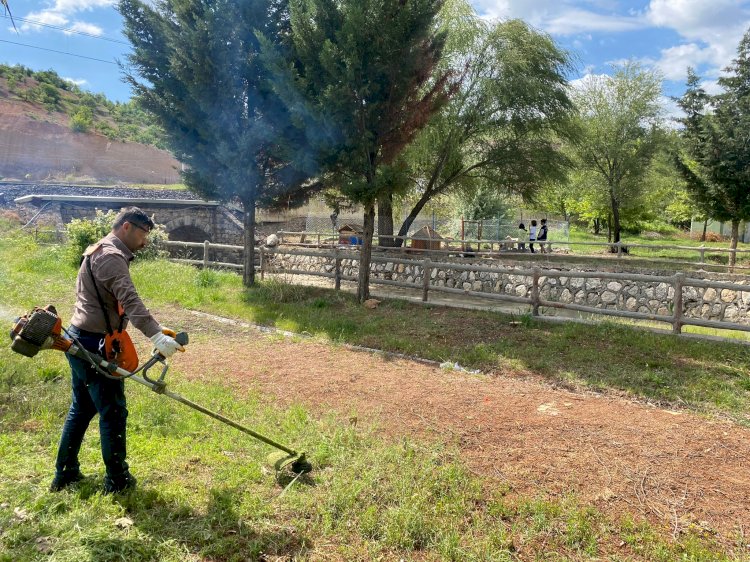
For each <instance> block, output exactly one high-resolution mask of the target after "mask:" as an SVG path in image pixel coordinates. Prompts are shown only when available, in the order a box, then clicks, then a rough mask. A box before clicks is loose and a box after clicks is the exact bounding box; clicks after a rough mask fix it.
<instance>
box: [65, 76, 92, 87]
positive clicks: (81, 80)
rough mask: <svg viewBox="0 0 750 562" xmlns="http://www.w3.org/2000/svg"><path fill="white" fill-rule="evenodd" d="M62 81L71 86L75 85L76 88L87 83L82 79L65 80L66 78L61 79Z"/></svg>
mask: <svg viewBox="0 0 750 562" xmlns="http://www.w3.org/2000/svg"><path fill="white" fill-rule="evenodd" d="M63 80H65V81H66V82H70V83H71V84H75V85H76V86H83V85H85V84H88V83H89V82H88V80H86V79H84V78H66V77H63Z"/></svg>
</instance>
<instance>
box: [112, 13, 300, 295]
mask: <svg viewBox="0 0 750 562" xmlns="http://www.w3.org/2000/svg"><path fill="white" fill-rule="evenodd" d="M119 9H120V12H121V13H122V15H123V19H124V23H125V35H126V36H127V38H128V39H129V40H130V42H131V43H132V45H133V53H132V54H131V55H129V57H128V60H129V63H130V67H129V68H128V69H127V73H126V78H127V80H128V82H130V84H131V85H132V86H133V88H134V90H135V92H136V94H137V95H139V96H140V99H141V104H142V105H143V106H144V107H145V108H146V109H147V110H148V111H150V112H151V113H152V114H153V115H154V117H155V119H156V120H157V121H158V122H159V124H160V125H161V126H162V128H163V129H164V131H165V133H166V137H167V139H168V144H169V147H170V148H171V150H172V152H173V153H174V155H175V157H177V158H178V159H179V160H180V161H181V162H183V163H184V164H186V169H185V171H184V172H183V177H184V181H185V183H186V185H187V186H188V187H189V188H190V189H192V190H194V191H195V192H197V193H198V194H200V195H201V196H203V197H208V198H220V199H223V200H229V199H232V198H237V199H239V201H240V202H241V203H242V205H243V208H244V215H245V220H244V225H245V260H244V263H245V268H244V282H245V284H248V285H249V284H252V283H253V280H254V267H253V251H254V245H255V243H254V242H255V239H254V230H255V207H256V204H261V205H265V206H273V205H274V204H278V203H279V202H280V201H284V202H286V201H289V200H292V199H294V200H298V199H300V198H301V197H303V196H304V189H302V187H303V185H304V182H305V180H306V178H307V177H308V175H309V174H308V173H307V172H310V171H311V170H310V169H309V168H306V167H307V166H308V165H309V162H304V161H302V159H300V158H298V156H299V154H301V153H302V152H304V151H303V150H302V147H303V144H304V143H303V142H302V141H303V139H302V137H301V135H300V132H299V129H298V128H297V127H295V126H294V124H293V123H292V121H291V118H290V114H289V112H288V110H287V108H286V106H285V105H284V104H283V103H281V101H280V100H279V98H278V96H277V95H276V94H275V93H274V92H273V91H272V89H271V88H270V86H269V79H270V76H269V72H268V70H267V69H266V66H265V65H264V64H263V61H262V60H261V56H260V43H259V39H258V37H257V35H256V33H262V34H263V36H264V38H265V40H267V41H271V42H273V43H278V44H282V43H283V37H285V36H286V35H288V33H289V32H290V29H289V18H288V13H287V12H286V11H285V3H284V2H280V1H277V0H249V1H247V2H232V1H230V0H164V1H163V2H158V3H156V4H152V3H151V2H146V1H142V0H121V2H120V5H119Z"/></svg>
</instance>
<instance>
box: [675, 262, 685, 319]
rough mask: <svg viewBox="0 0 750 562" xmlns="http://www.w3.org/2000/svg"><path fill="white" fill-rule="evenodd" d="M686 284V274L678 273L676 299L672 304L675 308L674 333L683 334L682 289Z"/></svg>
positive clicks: (676, 276) (676, 275) (676, 277)
mask: <svg viewBox="0 0 750 562" xmlns="http://www.w3.org/2000/svg"><path fill="white" fill-rule="evenodd" d="M684 283H685V274H684V273H677V274H675V276H674V298H673V300H672V304H673V307H674V313H673V319H672V333H673V334H680V333H682V287H683V285H684Z"/></svg>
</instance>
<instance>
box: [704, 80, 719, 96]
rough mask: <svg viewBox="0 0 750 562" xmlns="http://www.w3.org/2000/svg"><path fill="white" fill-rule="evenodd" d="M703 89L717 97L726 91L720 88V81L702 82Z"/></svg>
mask: <svg viewBox="0 0 750 562" xmlns="http://www.w3.org/2000/svg"><path fill="white" fill-rule="evenodd" d="M701 88H703V89H704V90H705V91H706V93H707V94H709V95H711V96H715V95H716V94H720V93H721V92H723V91H724V88H722V87H721V86H719V81H718V80H701Z"/></svg>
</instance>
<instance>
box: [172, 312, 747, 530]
mask: <svg viewBox="0 0 750 562" xmlns="http://www.w3.org/2000/svg"><path fill="white" fill-rule="evenodd" d="M165 316H166V317H171V318H172V319H173V321H174V323H175V325H184V326H188V325H189V326H191V330H192V332H193V333H194V335H196V336H197V338H196V343H194V344H191V346H190V350H189V360H188V358H187V356H185V359H184V360H182V358H179V359H181V360H180V361H179V367H178V368H179V369H180V370H181V371H183V372H186V373H187V374H188V376H191V377H195V378H201V377H203V376H205V375H204V373H209V372H210V373H211V378H212V379H213V378H215V377H216V376H217V375H218V376H221V377H223V378H224V380H225V381H226V382H231V383H232V384H236V385H238V386H252V387H254V388H257V389H259V390H261V391H263V392H268V393H271V394H272V395H274V396H275V397H277V399H278V400H279V401H280V402H281V403H283V404H288V403H292V402H299V403H302V404H304V405H305V406H307V407H309V408H310V409H312V410H313V411H318V412H323V411H327V410H329V409H333V410H336V411H338V412H340V413H341V415H342V416H344V417H345V418H348V417H349V416H351V415H353V414H356V415H358V416H359V418H360V419H363V421H364V420H367V421H371V420H372V421H376V422H377V423H378V424H379V425H380V426H381V427H382V428H383V429H384V430H385V431H386V432H388V433H390V434H392V435H419V436H423V437H424V436H428V437H430V436H435V437H439V438H443V439H447V440H449V441H453V442H455V443H457V444H458V446H459V447H460V448H461V450H462V455H463V458H464V459H465V460H466V461H467V462H468V464H469V466H470V467H471V469H472V470H473V471H475V472H476V473H478V474H479V475H481V476H483V477H486V478H487V479H489V480H488V481H489V482H490V484H491V483H492V482H493V481H502V482H506V483H509V484H510V485H511V486H512V487H513V490H514V491H516V492H518V493H520V494H524V495H532V496H534V495H536V494H538V493H540V492H543V493H549V494H553V495H554V494H562V493H566V492H569V491H573V492H575V494H576V495H577V496H578V497H579V498H580V499H581V500H582V501H584V502H587V503H590V504H593V505H595V506H597V507H598V508H599V509H601V510H603V511H605V512H606V513H608V514H610V515H615V516H616V515H618V514H621V513H626V512H627V513H631V514H642V515H643V516H645V517H647V518H648V519H649V520H651V521H652V522H655V523H658V524H659V525H660V526H662V527H663V528H665V529H668V530H669V532H670V533H673V534H674V535H676V534H678V533H680V532H682V531H684V530H685V529H687V528H689V527H691V526H692V527H693V528H696V527H697V528H698V529H699V530H701V531H704V532H706V533H717V534H718V536H719V539H720V540H721V541H722V542H726V543H733V544H737V543H736V541H737V537H738V536H740V533H742V534H743V535H744V536H745V537H746V538H745V540H746V541H747V542H750V541H748V540H747V533H748V532H749V531H750V430H747V429H743V428H741V427H739V426H736V425H735V424H733V423H730V422H724V421H713V420H707V419H704V418H701V417H698V416H696V415H694V414H692V413H689V412H684V411H682V412H675V411H667V410H663V409H659V408H655V407H650V406H648V405H645V404H641V403H637V402H633V401H628V400H626V399H624V398H620V397H612V396H601V395H595V394H588V393H576V392H570V391H567V390H560V389H555V388H553V387H552V386H551V385H549V384H547V383H545V382H544V381H541V380H533V379H529V378H528V377H524V378H520V377H514V376H513V373H507V372H499V373H495V374H492V375H470V374H467V373H462V372H455V371H446V370H442V369H440V368H437V367H434V366H430V365H425V364H422V363H419V362H415V361H410V360H406V359H389V358H387V357H383V356H382V355H381V354H372V353H367V352H363V351H354V350H351V349H347V348H343V347H338V346H333V345H326V344H321V343H316V342H313V341H292V340H291V339H286V340H283V339H282V340H279V339H278V338H269V337H267V336H263V335H260V334H259V333H258V332H256V331H255V330H252V329H247V328H245V329H238V328H237V327H236V326H230V325H226V324H222V323H219V322H216V321H213V320H211V319H208V318H205V317H195V316H194V315H192V314H191V313H189V312H185V311H177V310H168V311H167V310H163V311H159V317H160V318H162V317H165ZM237 332H240V337H237ZM228 333H232V334H233V338H231V339H230V338H225V337H222V335H223V334H228ZM217 349H222V351H223V353H222V354H221V355H218V354H217V353H216V350H217ZM743 524H744V529H743V527H742V526H743Z"/></svg>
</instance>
